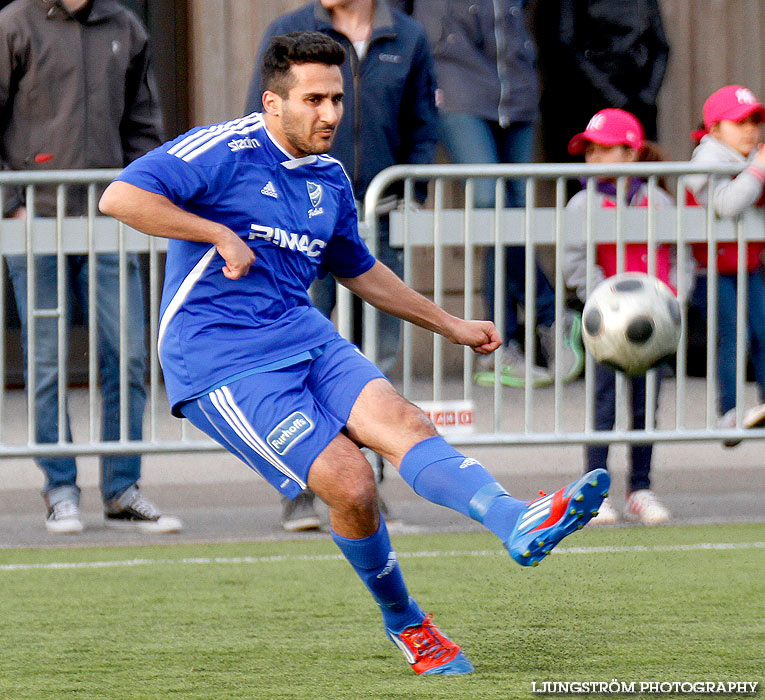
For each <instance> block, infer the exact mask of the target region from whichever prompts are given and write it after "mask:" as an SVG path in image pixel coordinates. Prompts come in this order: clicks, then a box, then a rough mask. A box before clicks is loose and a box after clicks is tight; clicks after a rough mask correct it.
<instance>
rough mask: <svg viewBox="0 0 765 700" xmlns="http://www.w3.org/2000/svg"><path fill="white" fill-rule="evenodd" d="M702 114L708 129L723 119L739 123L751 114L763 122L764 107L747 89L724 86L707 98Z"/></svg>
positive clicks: (740, 86)
mask: <svg viewBox="0 0 765 700" xmlns="http://www.w3.org/2000/svg"><path fill="white" fill-rule="evenodd" d="M702 114H703V117H704V126H705V127H706V128H707V129H709V127H710V126H712V125H713V124H717V122H721V121H723V119H725V120H728V121H732V122H740V121H742V120H744V119H746V118H747V117H749V116H751V115H753V114H757V116H758V117H759V118H760V120H761V121H765V105H763V104H762V103H761V102H759V101H758V100H757V98H756V97H755V96H754V93H753V92H752V91H751V90H749V88H745V87H744V86H743V85H726V86H725V87H722V88H720V89H719V90H717V91H715V92H713V93H712V94H711V95H710V96H709V97H708V98H707V101H706V102H705V103H704V109H703V111H702Z"/></svg>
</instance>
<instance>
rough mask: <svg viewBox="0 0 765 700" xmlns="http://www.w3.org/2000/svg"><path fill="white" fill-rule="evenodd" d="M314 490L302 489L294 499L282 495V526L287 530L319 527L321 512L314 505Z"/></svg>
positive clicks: (300, 530)
mask: <svg viewBox="0 0 765 700" xmlns="http://www.w3.org/2000/svg"><path fill="white" fill-rule="evenodd" d="M314 498H316V496H315V495H314V493H313V491H310V490H309V489H306V490H305V491H301V492H300V493H299V494H298V495H297V497H296V498H295V499H294V500H290V499H289V498H287V497H286V496H283V497H282V527H283V528H284V529H285V530H286V531H287V532H304V531H305V530H318V529H319V524H320V520H319V514H318V513H317V512H316V509H315V508H314V507H313V501H314Z"/></svg>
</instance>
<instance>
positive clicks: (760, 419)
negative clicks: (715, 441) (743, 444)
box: [741, 403, 765, 430]
mask: <svg viewBox="0 0 765 700" xmlns="http://www.w3.org/2000/svg"><path fill="white" fill-rule="evenodd" d="M741 425H743V426H744V427H745V428H746V429H747V430H749V429H750V428H762V427H763V425H765V403H761V404H760V405H759V406H752V408H750V409H749V410H748V411H747V412H746V413H744V418H743V420H742V421H741Z"/></svg>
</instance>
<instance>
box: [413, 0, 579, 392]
mask: <svg viewBox="0 0 765 700" xmlns="http://www.w3.org/2000/svg"><path fill="white" fill-rule="evenodd" d="M400 4H401V5H407V6H409V8H410V9H411V12H412V15H413V16H414V18H415V19H417V20H419V21H420V22H421V23H422V24H423V25H424V26H425V30H426V32H427V34H428V39H429V41H430V47H431V50H432V52H433V58H434V60H435V64H436V78H437V81H438V92H437V95H438V99H437V105H438V108H439V121H440V135H441V140H442V141H443V143H444V146H445V147H446V150H447V151H448V153H449V156H450V158H451V160H452V161H453V162H455V163H527V162H529V161H530V160H531V158H532V152H533V145H534V124H535V122H536V121H537V118H538V111H539V110H538V102H539V88H538V80H537V72H536V49H535V47H534V43H533V41H532V39H531V35H530V34H529V31H528V29H527V27H526V19H525V15H524V12H525V5H526V2H525V0H455V1H454V2H444V0H414V1H410V2H401V3H400ZM524 191H525V186H524V182H523V181H522V180H510V181H508V187H507V197H506V205H507V206H510V207H522V206H524V202H525V197H524ZM494 196H495V186H494V181H493V180H489V179H484V180H477V181H476V185H475V202H474V203H475V206H476V207H479V208H488V207H494V201H495V200H494ZM494 275H495V261H494V250H493V248H487V249H486V250H485V252H484V264H483V289H482V292H483V298H484V304H485V307H486V313H487V314H488V315H489V317H491V316H492V315H493V314H494V297H495V290H494ZM505 283H506V287H505V289H504V297H505V318H504V319H503V320H504V331H503V336H504V338H505V341H506V342H505V346H504V348H502V349H501V350H500V351H499V352H497V353H495V355H497V356H498V358H497V359H496V361H497V362H499V364H500V366H501V382H502V383H503V384H505V385H507V386H524V384H525V382H526V378H525V359H524V355H523V351H522V350H521V346H520V343H519V342H518V306H519V305H520V306H522V305H523V304H524V300H525V286H524V285H525V249H524V247H523V246H506V247H505ZM554 321H555V292H554V291H553V288H552V286H551V285H550V282H549V281H548V279H547V277H546V276H545V274H544V272H543V271H542V269H541V268H540V267H539V265H537V266H536V325H537V332H538V334H539V338H540V340H541V345H542V349H543V351H544V353H545V356H546V361H547V366H548V369H544V368H542V367H540V366H539V365H538V364H537V363H535V362H532V364H531V377H532V382H533V384H534V385H535V386H542V385H545V384H550V383H551V382H552V377H551V373H552V371H553V368H554V364H555V362H554V360H555V325H554ZM563 336H564V341H563V342H564V352H563V353H562V354H561V358H560V363H561V367H562V373H563V377H562V378H563V381H571V380H573V379H575V378H576V377H578V376H579V374H580V373H581V371H582V367H583V363H584V352H583V350H582V347H581V320H580V318H579V316H578V314H574V313H572V312H566V316H565V329H564V333H563ZM494 367H495V357H494V356H493V355H490V356H486V357H482V358H479V359H478V360H477V362H476V370H477V371H476V373H475V375H474V379H475V381H476V382H477V383H478V384H482V385H491V384H493V383H494Z"/></svg>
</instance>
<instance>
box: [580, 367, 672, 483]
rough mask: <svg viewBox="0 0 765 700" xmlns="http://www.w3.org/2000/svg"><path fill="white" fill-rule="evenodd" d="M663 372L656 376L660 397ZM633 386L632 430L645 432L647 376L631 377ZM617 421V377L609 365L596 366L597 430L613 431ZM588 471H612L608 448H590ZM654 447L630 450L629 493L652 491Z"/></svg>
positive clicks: (595, 446) (644, 446)
mask: <svg viewBox="0 0 765 700" xmlns="http://www.w3.org/2000/svg"><path fill="white" fill-rule="evenodd" d="M661 374H662V372H661V370H659V371H658V372H657V373H656V375H657V376H656V380H657V381H656V395H657V404H658V393H659V388H660V387H661ZM629 382H630V384H631V386H632V404H631V407H632V428H633V430H645V412H646V390H645V386H646V382H645V376H642V377H631V378H630V379H629ZM615 421H616V374H615V373H614V371H613V370H612V369H610V368H609V367H606V366H605V365H601V364H596V365H595V430H613V428H614V422H615ZM585 449H586V452H587V471H591V470H593V469H608V465H607V462H608V445H588V446H587V447H586V448H585ZM652 456H653V444H651V443H644V444H633V445H631V446H630V466H631V468H630V475H629V483H628V484H627V492H628V493H632V492H633V491H638V490H639V489H649V488H651V479H650V477H649V474H650V471H651V457H652Z"/></svg>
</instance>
